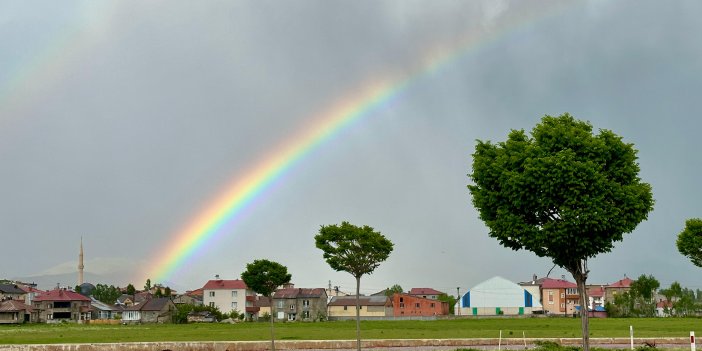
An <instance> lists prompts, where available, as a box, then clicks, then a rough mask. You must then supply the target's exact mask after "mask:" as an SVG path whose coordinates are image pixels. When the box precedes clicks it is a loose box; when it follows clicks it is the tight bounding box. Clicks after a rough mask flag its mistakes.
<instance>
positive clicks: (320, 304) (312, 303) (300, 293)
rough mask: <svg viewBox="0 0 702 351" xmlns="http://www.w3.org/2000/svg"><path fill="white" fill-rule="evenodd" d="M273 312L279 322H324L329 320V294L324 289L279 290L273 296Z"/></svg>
mask: <svg viewBox="0 0 702 351" xmlns="http://www.w3.org/2000/svg"><path fill="white" fill-rule="evenodd" d="M271 312H272V314H271V315H272V316H274V317H275V319H277V320H288V321H295V320H301V321H316V320H324V319H326V318H327V292H326V290H325V289H324V288H313V289H303V288H285V289H278V290H276V292H275V293H274V294H273V304H272V306H271Z"/></svg>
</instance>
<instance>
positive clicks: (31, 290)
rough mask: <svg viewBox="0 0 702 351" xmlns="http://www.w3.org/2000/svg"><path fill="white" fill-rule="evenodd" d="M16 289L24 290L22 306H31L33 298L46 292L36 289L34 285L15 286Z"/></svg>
mask: <svg viewBox="0 0 702 351" xmlns="http://www.w3.org/2000/svg"><path fill="white" fill-rule="evenodd" d="M17 287H19V288H20V289H22V290H24V292H25V295H24V304H25V305H27V306H32V301H34V297H36V296H37V295H39V294H42V293H45V292H46V291H44V290H39V289H37V288H36V284H17Z"/></svg>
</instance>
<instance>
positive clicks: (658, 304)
mask: <svg viewBox="0 0 702 351" xmlns="http://www.w3.org/2000/svg"><path fill="white" fill-rule="evenodd" d="M656 307H657V308H666V307H668V308H673V303H672V302H670V301H667V300H666V301H658V302H656Z"/></svg>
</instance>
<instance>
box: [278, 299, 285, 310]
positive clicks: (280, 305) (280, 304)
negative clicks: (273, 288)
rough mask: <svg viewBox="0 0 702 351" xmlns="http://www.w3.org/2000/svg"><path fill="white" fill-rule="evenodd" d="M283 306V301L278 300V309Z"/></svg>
mask: <svg viewBox="0 0 702 351" xmlns="http://www.w3.org/2000/svg"><path fill="white" fill-rule="evenodd" d="M284 304H285V302H283V300H278V308H283V306H284Z"/></svg>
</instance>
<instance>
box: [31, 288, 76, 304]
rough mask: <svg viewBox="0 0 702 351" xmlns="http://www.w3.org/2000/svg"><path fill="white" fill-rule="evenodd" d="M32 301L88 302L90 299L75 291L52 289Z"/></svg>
mask: <svg viewBox="0 0 702 351" xmlns="http://www.w3.org/2000/svg"><path fill="white" fill-rule="evenodd" d="M34 301H90V299H89V298H87V297H85V296H83V295H81V294H79V293H77V292H75V291H70V290H63V289H54V290H50V291H47V292H45V293H42V294H40V295H38V296H37V297H35V298H34Z"/></svg>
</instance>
